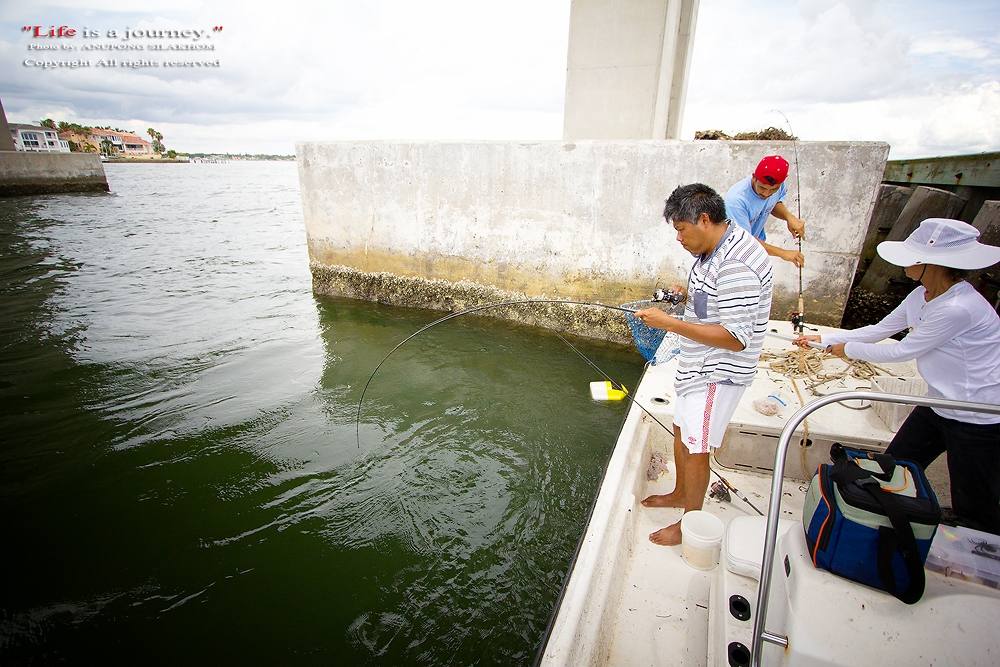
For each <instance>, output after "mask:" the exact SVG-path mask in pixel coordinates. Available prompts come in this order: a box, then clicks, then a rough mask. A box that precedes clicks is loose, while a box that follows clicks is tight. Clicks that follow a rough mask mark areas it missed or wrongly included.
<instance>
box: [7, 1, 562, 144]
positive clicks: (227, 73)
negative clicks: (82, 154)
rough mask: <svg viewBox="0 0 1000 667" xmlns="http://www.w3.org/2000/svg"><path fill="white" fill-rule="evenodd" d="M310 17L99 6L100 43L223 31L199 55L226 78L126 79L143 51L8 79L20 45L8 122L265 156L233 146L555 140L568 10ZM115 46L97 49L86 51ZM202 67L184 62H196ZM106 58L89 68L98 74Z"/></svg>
mask: <svg viewBox="0 0 1000 667" xmlns="http://www.w3.org/2000/svg"><path fill="white" fill-rule="evenodd" d="M49 4H50V5H51V4H53V3H49ZM292 4H293V5H294V4H295V3H292ZM306 7H307V8H308V10H307V11H275V7H274V5H273V3H263V2H257V3H247V4H243V3H236V2H223V3H212V4H202V3H187V4H186V5H185V6H183V7H182V8H181V9H177V10H175V9H173V8H171V9H169V10H168V9H166V8H164V7H163V6H162V5H160V7H159V8H158V9H154V10H152V11H148V12H146V13H144V14H142V15H136V14H123V13H118V10H119V9H122V7H121V6H120V5H116V3H102V6H101V9H102V10H105V11H103V13H102V12H96V13H93V14H92V15H91V16H90V17H89V18H88V19H87V22H88V24H89V25H90V26H91V27H99V29H100V30H101V31H102V35H103V34H105V33H106V31H107V30H109V29H111V28H116V29H118V30H119V31H120V32H121V31H122V29H123V28H125V27H126V26H127V27H129V28H131V29H133V30H135V29H141V30H150V29H184V28H198V29H205V28H208V27H211V26H213V25H222V26H223V31H222V32H218V33H214V32H213V33H211V34H210V37H209V39H208V40H207V41H206V43H210V44H211V45H213V46H215V47H216V48H215V51H213V52H204V53H205V54H206V55H205V58H206V59H207V58H211V59H214V58H218V59H219V61H220V64H221V66H220V67H219V68H218V69H212V70H206V71H201V70H195V69H175V70H166V69H164V68H140V69H126V68H124V67H122V66H121V64H122V63H123V61H125V60H128V61H133V62H134V61H136V60H140V59H156V58H158V57H161V56H158V55H154V54H151V53H149V52H141V51H140V52H110V57H112V58H116V59H117V62H118V63H119V66H118V67H115V68H97V67H96V66H95V67H91V68H81V69H78V70H74V71H37V70H34V69H30V68H25V67H18V66H14V67H10V66H9V64H14V63H15V62H20V60H21V57H22V53H23V49H24V48H25V44H24V43H25V42H26V41H27V40H26V39H22V40H21V42H19V43H16V44H10V43H8V44H7V47H8V48H7V49H6V50H5V49H4V48H2V47H0V57H2V58H3V62H4V63H5V64H8V65H7V67H8V68H9V70H10V71H9V74H10V76H9V77H5V78H9V82H8V83H9V85H8V86H7V91H5V95H4V101H5V106H6V107H7V109H8V113H9V114H10V115H12V116H13V115H15V114H29V113H35V112H36V110H38V109H48V108H66V107H68V108H71V109H73V110H74V112H75V113H74V114H73V117H72V118H67V120H81V121H88V120H94V122H98V123H100V124H103V122H102V119H108V118H115V119H128V118H133V119H141V120H142V122H143V123H145V124H150V125H155V126H159V125H162V124H164V123H165V122H171V123H175V124H177V128H178V131H179V132H180V133H181V136H183V137H187V136H190V137H191V138H194V137H195V136H198V137H201V138H204V135H202V134H199V133H195V132H194V131H193V128H195V127H198V126H206V127H212V128H215V132H213V133H212V136H214V137H218V136H219V134H220V132H221V133H222V134H227V132H226V130H225V128H226V127H229V128H230V130H229V132H228V135H229V136H230V137H232V139H233V141H231V142H230V143H238V142H239V141H248V142H253V143H257V142H260V141H261V139H260V138H258V137H255V135H256V133H250V134H242V135H241V134H240V132H241V128H242V129H243V130H245V131H247V132H250V128H254V127H260V126H263V125H267V124H271V127H272V128H273V127H274V124H277V125H278V126H280V127H283V128H287V129H288V130H290V131H291V134H289V135H286V138H285V143H286V144H287V145H290V144H291V142H292V141H293V140H294V139H297V138H303V137H309V136H316V135H317V132H316V130H317V128H319V129H321V130H322V131H321V132H319V133H318V134H319V135H321V136H325V137H329V138H334V137H339V138H344V137H346V136H349V133H350V132H358V133H360V134H361V135H362V136H365V137H382V138H384V137H414V138H469V137H476V138H501V137H511V136H514V133H515V132H516V133H517V135H516V136H518V137H523V138H538V137H539V136H540V135H541V134H544V135H545V136H547V137H548V138H558V136H559V135H560V134H561V127H562V122H561V116H562V100H563V91H564V87H565V54H566V50H567V41H568V24H569V7H568V3H543V4H542V5H537V4H536V3H532V2H528V1H527V0H515V1H514V2H508V3H503V4H502V5H485V4H482V3H467V2H459V1H458V0H447V1H444V0H438V1H435V2H424V3H412V2H403V1H398V0H397V1H392V2H378V3H357V2H347V1H343V0H342V1H340V2H330V3H306V4H303V5H301V8H306ZM111 9H114V10H115V13H109V11H107V10H111ZM290 9H291V8H290ZM27 14H28V12H27V11H26V12H25V16H27ZM64 18H67V19H68V18H70V17H64ZM67 22H68V23H69V21H67ZM7 34H10V33H9V32H8V33H7ZM114 41H115V40H111V39H107V38H104V37H102V38H101V39H99V40H94V43H97V42H102V43H113V42H114ZM155 42H156V40H142V41H140V42H137V43H140V44H143V45H149V44H150V43H155ZM118 43H124V42H122V41H119V42H118ZM172 43H176V41H173V42H172ZM201 53H202V52H198V55H189V54H184V55H183V56H182V57H183V58H185V59H194V58H201V57H202V56H201V55H200V54H201ZM107 54H108V52H104V54H101V53H98V54H96V55H91V56H90V58H91V60H94V61H95V62H96V60H97V59H99V58H100V57H101V55H107ZM557 117H558V122H556V121H555V120H554V119H556V118H557ZM121 122H125V121H124V120H123V121H121Z"/></svg>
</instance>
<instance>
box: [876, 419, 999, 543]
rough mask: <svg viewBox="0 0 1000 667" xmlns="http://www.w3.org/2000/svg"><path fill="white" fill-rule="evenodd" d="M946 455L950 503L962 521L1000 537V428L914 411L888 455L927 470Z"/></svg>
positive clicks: (893, 441) (887, 451)
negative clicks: (943, 454) (936, 460)
mask: <svg viewBox="0 0 1000 667" xmlns="http://www.w3.org/2000/svg"><path fill="white" fill-rule="evenodd" d="M942 452H947V453H948V477H949V479H950V480H951V504H952V508H953V509H954V510H955V514H957V515H958V518H959V520H960V523H962V524H963V525H966V526H968V527H970V528H975V529H977V530H984V531H986V532H989V533H993V534H994V535H1000V424H969V423H967V422H960V421H956V420H954V419H947V418H945V417H942V416H941V415H939V414H937V413H935V412H934V411H933V410H931V409H930V408H926V407H923V406H921V407H917V408H914V409H913V412H911V413H910V416H909V417H907V418H906V421H904V422H903V425H902V426H900V427H899V432H898V433H896V437H894V438H893V439H892V442H891V443H889V448H888V449H887V450H886V453H887V454H890V455H892V456H893V457H895V458H897V459H904V460H908V461H913V462H914V463H916V464H917V465H919V466H920V467H921V468H924V469H925V470H926V468H927V466H929V465H930V464H931V463H932V462H933V461H934V459H936V458H937V457H938V456H939V455H940V454H941V453H942Z"/></svg>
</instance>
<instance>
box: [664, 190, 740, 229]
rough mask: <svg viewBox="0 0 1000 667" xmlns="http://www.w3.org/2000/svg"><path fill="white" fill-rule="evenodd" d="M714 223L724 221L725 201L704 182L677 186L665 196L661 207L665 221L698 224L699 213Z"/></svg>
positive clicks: (717, 223)
mask: <svg viewBox="0 0 1000 667" xmlns="http://www.w3.org/2000/svg"><path fill="white" fill-rule="evenodd" d="M702 213H705V214H707V215H708V219H709V220H711V221H712V223H714V224H716V225H721V224H722V223H723V222H725V221H726V203H725V202H724V201H723V200H722V197H720V196H719V193H718V192H716V191H715V190H713V189H712V188H710V187H708V186H707V185H705V184H704V183H691V184H690V185H681V186H679V187H677V188H676V189H675V190H674V191H673V192H671V193H670V196H669V197H667V201H666V204H665V205H664V207H663V217H664V218H666V220H667V222H670V223H673V222H690V223H691V224H698V218H700V217H701V214H702Z"/></svg>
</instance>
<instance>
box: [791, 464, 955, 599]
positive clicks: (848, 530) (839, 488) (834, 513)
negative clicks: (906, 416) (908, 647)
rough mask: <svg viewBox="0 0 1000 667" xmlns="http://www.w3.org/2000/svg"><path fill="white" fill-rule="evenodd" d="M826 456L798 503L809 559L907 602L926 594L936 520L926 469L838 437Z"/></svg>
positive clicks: (935, 503) (938, 510)
mask: <svg viewBox="0 0 1000 667" xmlns="http://www.w3.org/2000/svg"><path fill="white" fill-rule="evenodd" d="M830 456H831V458H832V459H833V463H832V464H824V465H820V466H819V470H818V471H817V472H816V474H815V475H814V476H813V478H812V482H810V484H809V490H808V491H807V492H806V500H805V506H804V507H803V510H802V524H803V527H804V528H805V532H806V542H807V543H808V545H809V555H810V556H811V557H812V561H813V565H815V566H816V567H818V568H822V569H824V570H828V571H830V572H832V573H834V574H837V575H839V576H841V577H844V578H846V579H851V580H853V581H857V582H859V583H862V584H865V585H866V586H871V587H873V588H878V589H880V590H883V591H887V592H888V593H891V594H892V595H894V596H896V597H897V598H899V599H900V600H902V601H903V602H905V603H907V604H913V603H914V602H916V601H918V600H919V599H920V597H921V596H922V595H923V594H924V561H925V560H926V559H927V552H928V551H929V550H930V547H931V541H932V540H933V539H934V532H935V531H936V530H937V526H938V523H939V522H940V521H941V508H940V506H939V505H938V501H937V497H936V496H935V495H934V490H933V489H931V486H930V484H929V483H928V482H927V477H926V475H924V471H923V470H921V469H920V467H919V466H918V465H917V464H915V463H912V462H910V461H897V460H895V459H893V458H892V457H891V456H889V455H887V454H876V453H874V452H866V451H861V450H854V449H847V448H845V447H842V446H840V445H839V444H838V445H834V446H833V448H831V450H830Z"/></svg>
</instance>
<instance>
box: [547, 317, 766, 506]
mask: <svg viewBox="0 0 1000 667" xmlns="http://www.w3.org/2000/svg"><path fill="white" fill-rule="evenodd" d="M556 335H557V336H559V338H560V339H561V340H562V342H564V343H566V344H567V345H569V347H570V349H571V350H573V351H574V352H576V353H577V354H578V355H580V358H582V359H583V360H584V361H586V362H587V363H588V364H590V365H591V366H592V367H593V368H594V369H595V370H597V372H598V373H600V374H601V375H603V376H604V377H605V378H606V379H607V380H608V381H609V382H611V384H612V385H617V386H624V385H622V384H621V383H620V382H616V381H615V379H614V378H613V377H611V376H610V375H608V374H607V373H605V372H604V371H602V370H601V369H600V368H599V367H598V365H597V364H595V363H594V362H593V361H591V360H590V359H588V358H587V355H585V354H584V353H583V352H581V351H580V350H578V349H576V347H575V346H574V345H573V343H571V342H569V341H568V340H566V339H565V338H563V336H562V335H561V334H560V333H559V332H558V331H557V332H556ZM646 367H647V368H648V367H649V362H648V361H647V362H646ZM625 398H627V399H628V400H629V401H631V403H632V405H634V406H635V407H637V408H639V409H640V410H642V411H643V412H645V413H646V414H647V415H648V416H649V418H650V419H652V420H653V421H654V422H656V423H657V424H659V425H660V427H661V428H662V429H663V430H664V431H666V432H667V433H670V434H671V435H673V432H674V430H673V429H672V428H667V426H666V424H664V423H663V422H661V421H660V420H659V419H657V418H656V416H655V415H654V414H653V413H652V412H650V411H649V410H647V409H646V406H644V405H643V404H642V403H640V402H639V401H637V400H635V399H634V398H632V397H631V396H630V395H629V394H627V393H626V394H625ZM708 469H709V470H711V471H712V473H713V474H714V475H715V476H716V477H718V478H719V481H720V482H722V485H723V486H725V487H726V488H727V489H729V491H730V493H733V494H734V495H735V496H736V497H737V498H739V499H740V500H742V501H743V502H745V503H746V504H747V505H749V506H750V507H752V508H753V509H754V511H755V512H757V514H759V515H761V516H764V513H763V512H761V511H760V510H759V509H757V506H756V505H754V504H753V503H752V502H750V499H749V498H747V497H746V496H744V495H743V494H742V493H740V490H739V489H737V488H736V487H735V486H733V485H732V484H731V483H730V482H729V480H727V479H726V478H725V477H723V476H722V475H721V474H719V472H718V471H717V470H716V469H715V468H713V467H711V466H709V468H708Z"/></svg>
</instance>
